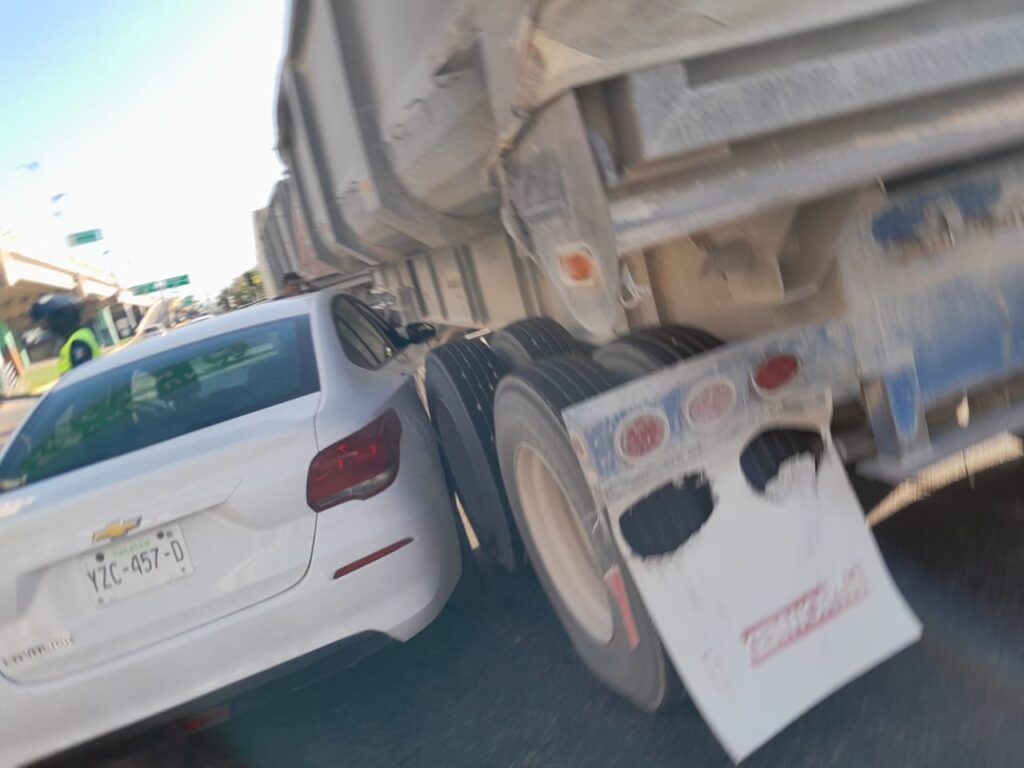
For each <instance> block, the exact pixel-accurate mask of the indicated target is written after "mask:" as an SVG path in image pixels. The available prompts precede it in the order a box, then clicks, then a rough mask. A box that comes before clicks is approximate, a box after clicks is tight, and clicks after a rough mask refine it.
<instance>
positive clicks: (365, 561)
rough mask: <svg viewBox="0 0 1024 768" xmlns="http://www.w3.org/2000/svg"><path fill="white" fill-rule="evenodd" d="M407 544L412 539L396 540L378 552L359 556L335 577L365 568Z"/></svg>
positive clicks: (340, 569)
mask: <svg viewBox="0 0 1024 768" xmlns="http://www.w3.org/2000/svg"><path fill="white" fill-rule="evenodd" d="M406 544H412V539H411V538H408V539H402V540H401V541H396V542H395V543H394V544H389V545H388V546H386V547H384V549H378V550H377V551H376V552H372V553H370V554H369V555H367V556H366V557H361V558H359V559H358V560H356V561H355V562H354V563H349V564H348V565H344V566H342V567H341V568H339V569H338V570H336V571H335V572H334V578H336V579H340V578H341V577H342V576H348V575H349V574H350V573H352V571H358V570H359V569H360V568H365V567H366V566H368V565H369V564H370V563H375V562H377V561H378V560H380V559H381V558H382V557H387V556H388V555H390V554H391V553H392V552H397V551H398V550H400V549H401V548H402V547H404V546H405V545H406Z"/></svg>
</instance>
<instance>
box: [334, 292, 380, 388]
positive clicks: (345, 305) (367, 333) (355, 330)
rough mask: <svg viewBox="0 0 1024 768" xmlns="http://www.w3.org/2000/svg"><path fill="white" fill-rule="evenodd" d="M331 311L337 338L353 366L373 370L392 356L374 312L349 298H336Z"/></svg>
mask: <svg viewBox="0 0 1024 768" xmlns="http://www.w3.org/2000/svg"><path fill="white" fill-rule="evenodd" d="M333 308H334V325H335V327H336V328H337V330H338V338H339V339H340V340H341V346H342V348H343V349H344V350H345V356H346V357H347V358H348V359H349V360H350V361H351V362H352V363H354V364H355V365H358V366H359V367H360V368H368V369H370V370H375V369H377V368H380V367H381V366H382V365H384V364H385V363H387V362H388V361H389V360H391V359H392V358H393V357H394V356H395V352H396V349H395V345H394V342H393V341H392V339H391V335H390V333H389V331H388V327H387V325H386V324H385V323H384V321H383V320H381V319H380V318H379V317H377V316H376V315H374V313H373V310H371V309H370V308H369V307H367V306H366V305H364V304H362V303H361V302H359V301H356V300H355V299H352V298H349V297H348V296H338V297H336V298H335V299H334V304H333Z"/></svg>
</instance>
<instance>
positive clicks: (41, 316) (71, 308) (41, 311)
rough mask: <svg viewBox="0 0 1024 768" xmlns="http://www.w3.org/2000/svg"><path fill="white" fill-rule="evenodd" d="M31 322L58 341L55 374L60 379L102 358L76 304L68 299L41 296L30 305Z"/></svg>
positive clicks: (57, 296) (55, 296)
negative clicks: (77, 368) (91, 361)
mask: <svg viewBox="0 0 1024 768" xmlns="http://www.w3.org/2000/svg"><path fill="white" fill-rule="evenodd" d="M29 314H31V316H32V319H33V320H35V321H36V322H41V323H42V324H43V326H44V327H45V328H47V329H48V330H49V331H50V332H51V333H53V334H54V335H55V336H56V337H57V338H58V339H60V340H62V344H61V348H60V355H59V357H58V359H57V373H58V374H60V375H61V376H63V375H64V374H65V373H67V372H68V371H70V370H71V369H72V368H76V367H78V366H79V365H81V364H82V363H87V362H88V361H90V360H92V359H93V358H96V357H101V356H102V354H103V351H102V349H101V348H100V343H99V341H97V339H96V334H95V333H93V331H92V328H90V327H89V326H88V325H85V324H83V323H82V312H81V309H80V307H79V304H78V302H77V301H75V299H73V298H72V297H70V296H62V295H49V296H43V298H41V299H40V300H39V301H37V302H36V303H35V304H33V305H32V309H31V310H30V312H29Z"/></svg>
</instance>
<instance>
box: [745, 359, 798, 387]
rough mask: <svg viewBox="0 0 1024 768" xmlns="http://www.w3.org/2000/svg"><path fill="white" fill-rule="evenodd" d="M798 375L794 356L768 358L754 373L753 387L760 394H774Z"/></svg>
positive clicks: (796, 360) (796, 361)
mask: <svg viewBox="0 0 1024 768" xmlns="http://www.w3.org/2000/svg"><path fill="white" fill-rule="evenodd" d="M798 373H800V361H799V360H798V359H797V357H796V355H776V356H775V357H769V358H768V359H767V360H765V361H764V362H763V363H761V364H760V365H759V366H758V367H757V370H755V371H754V386H755V387H757V389H758V390H759V391H760V392H774V391H775V390H778V389H782V388H783V387H785V386H786V385H787V384H789V383H791V382H792V381H793V379H795V378H796V375H797V374H798Z"/></svg>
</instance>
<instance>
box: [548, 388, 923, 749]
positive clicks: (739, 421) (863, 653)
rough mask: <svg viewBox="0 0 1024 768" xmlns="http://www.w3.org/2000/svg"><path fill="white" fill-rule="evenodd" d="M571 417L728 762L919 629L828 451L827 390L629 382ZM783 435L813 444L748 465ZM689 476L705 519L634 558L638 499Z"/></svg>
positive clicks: (646, 596)
mask: <svg viewBox="0 0 1024 768" xmlns="http://www.w3.org/2000/svg"><path fill="white" fill-rule="evenodd" d="M660 380H662V381H664V380H665V379H664V377H661V379H660ZM709 384H710V386H709ZM730 389H731V392H730ZM634 392H635V395H633V393H634ZM631 395H633V396H631ZM564 416H565V420H566V424H567V426H568V427H569V429H570V432H571V434H572V435H573V443H574V446H576V447H577V449H578V453H579V455H580V459H581V464H582V465H583V467H584V472H585V473H586V475H587V477H588V480H589V481H590V483H591V487H592V489H593V491H594V494H595V497H596V498H597V499H598V502H599V503H600V504H602V505H603V506H604V507H605V509H606V510H607V513H608V518H607V521H606V522H607V523H608V524H609V527H610V530H611V532H612V536H613V538H614V540H615V543H616V545H617V547H618V549H619V551H620V552H621V554H622V556H623V558H624V560H625V562H626V563H627V564H628V568H629V571H630V574H631V575H632V577H633V580H634V582H635V583H636V585H637V588H638V589H639V592H640V595H641V596H642V598H643V600H644V604H645V606H646V608H647V611H648V612H649V613H650V615H651V618H652V620H653V621H654V624H655V626H656V627H657V629H658V631H659V633H660V635H661V638H662V641H663V642H664V645H665V647H666V649H667V651H668V654H669V656H670V657H671V659H672V661H673V663H674V664H675V667H676V669H677V671H678V672H679V674H680V676H681V677H682V679H683V681H684V683H685V684H686V687H687V689H688V691H689V693H690V695H691V697H692V698H693V700H694V702H695V703H696V705H697V707H698V708H699V709H700V711H701V713H702V714H703V716H704V718H705V720H706V721H707V723H708V725H709V726H710V727H711V729H712V731H714V733H715V735H716V736H717V737H718V739H719V741H720V742H721V743H722V745H723V746H724V747H725V749H726V751H727V752H728V753H729V755H730V756H731V757H732V759H733V760H735V761H739V760H742V759H743V758H744V757H746V756H747V755H749V754H750V753H751V752H753V751H754V750H755V749H757V748H758V747H759V746H760V745H762V744H764V743H765V742H766V741H767V740H768V739H770V738H771V737H772V736H773V735H775V734H776V733H778V732H779V731H780V730H782V728H784V727H785V726H786V725H787V724H789V723H791V722H792V721H793V720H795V719H796V718H797V717H798V716H799V715H801V714H802V713H803V712H805V711H806V710H808V709H809V708H810V707H812V706H813V705H814V704H815V703H817V702H819V701H821V700H822V699H824V698H825V697H826V696H828V695H829V694H831V693H832V692H833V691H835V690H837V689H838V688H840V687H841V686H843V685H844V684H846V683H847V682H849V681H850V680H852V679H854V678H855V677H857V676H858V675H860V674H861V673H863V672H865V671H867V670H868V669H870V668H871V667H873V666H875V665H877V664H879V663H880V662H882V661H883V660H885V659H887V658H888V657H890V656H892V655H893V654H894V653H896V652H897V651H899V650H901V649H903V648H905V647H906V646H908V645H910V644H911V643H913V642H914V641H915V640H917V639H918V638H919V637H920V633H921V626H920V623H919V622H918V620H917V618H916V617H915V616H914V615H913V613H912V612H911V611H910V609H909V608H908V606H907V604H906V603H905V601H904V600H903V598H902V596H901V595H900V594H899V592H898V590H897V589H896V587H895V585H894V584H893V582H892V579H891V577H890V575H889V573H888V571H887V569H886V567H885V564H884V562H883V561H882V558H881V556H880V554H879V551H878V548H877V546H876V544H875V541H874V538H873V537H872V535H871V533H870V531H869V529H868V527H867V524H866V522H865V519H864V514H863V512H862V510H861V507H860V503H859V502H858V500H857V497H856V495H855V494H854V491H853V489H852V488H851V486H850V483H849V480H848V478H847V477H846V473H845V470H844V468H843V465H842V462H841V461H840V459H839V456H838V455H837V453H836V450H835V447H834V445H833V444H832V440H831V436H830V434H829V429H828V426H829V422H830V416H831V397H830V395H829V394H828V393H827V392H820V391H819V392H814V393H808V392H803V393H800V394H796V395H794V396H790V397H788V398H785V399H779V400H766V399H764V398H759V397H758V396H757V395H756V393H739V392H738V388H737V387H736V386H735V385H734V383H731V382H730V381H729V379H728V378H727V377H719V378H716V379H713V380H711V381H710V382H708V380H706V379H705V381H704V382H703V383H700V384H697V385H696V386H694V387H690V388H686V387H679V386H678V385H675V386H671V387H652V386H648V387H644V388H641V387H637V386H631V387H626V388H624V389H622V390H616V391H615V392H613V393H611V394H610V395H609V396H604V397H602V398H597V399H595V400H592V401H590V402H588V403H584V404H582V405H580V406H577V407H575V408H573V409H568V410H567V411H566V412H565V414H564ZM709 417H710V418H709ZM659 423H660V424H661V425H662V431H663V433H664V434H663V435H662V434H661V433H660V432H659V427H658V424H659ZM633 424H635V425H637V429H636V430H633V431H632V432H630V427H631V425H633ZM778 429H786V430H793V429H795V430H801V434H802V435H804V436H810V439H811V440H812V442H813V449H808V450H807V451H804V452H798V453H796V454H795V455H793V456H792V457H790V458H788V459H786V460H785V461H783V462H782V463H781V464H777V468H776V466H771V462H770V461H764V462H762V461H760V458H761V457H758V456H754V455H748V457H747V459H746V460H745V464H744V465H741V456H742V454H743V452H744V449H745V448H746V447H747V446H748V445H750V444H751V441H752V440H753V439H754V438H755V437H757V436H758V435H761V434H764V433H765V432H766V431H772V430H778ZM818 436H820V438H821V439H820V440H819V439H818ZM777 455H778V453H776V456H777ZM759 462H760V463H761V464H762V465H763V464H768V465H769V466H768V467H764V466H761V467H758V464H759ZM744 466H745V467H746V469H745V468H744ZM751 467H753V468H754V469H755V470H759V478H758V479H755V480H754V481H753V482H752V480H751V476H750V469H751ZM694 482H696V483H698V485H699V487H700V488H702V489H707V490H710V496H708V495H707V493H706V491H703V490H702V493H704V497H703V498H704V500H705V501H706V502H707V504H706V506H707V512H709V513H710V515H709V516H708V517H707V519H706V522H704V523H703V525H702V526H701V527H700V528H699V530H697V531H696V532H695V533H693V534H692V535H690V536H689V538H687V539H686V540H685V541H683V542H681V543H679V544H678V545H677V546H676V548H675V549H672V550H671V551H664V552H652V551H637V550H638V549H640V550H644V548H643V547H637V545H636V537H635V536H634V537H630V536H629V535H627V534H628V533H629V529H630V528H631V527H634V528H635V526H636V515H637V514H638V510H639V509H640V508H639V507H636V506H635V505H636V504H637V502H639V501H641V500H643V499H645V498H647V497H648V496H650V495H651V494H652V493H654V492H656V491H659V490H664V489H665V487H666V485H668V484H673V483H674V484H675V485H676V487H677V488H678V487H689V488H693V487H695V486H694ZM683 496H685V494H681V495H680V498H683ZM662 498H664V496H663V497H662ZM689 498H690V499H691V500H692V498H693V495H692V494H691V496H690V497H689ZM691 506H692V504H691ZM681 511H682V510H681ZM688 511H689V512H692V511H693V510H692V509H691V510H688ZM627 512H628V513H629V514H630V515H632V516H633V520H632V522H630V523H629V524H627V525H626V526H623V525H620V521H621V520H622V518H623V516H624V515H625V514H626V513H627ZM655 512H658V513H659V514H662V515H669V516H670V515H671V513H672V508H671V505H668V507H666V505H665V504H661V505H659V509H658V510H655ZM689 519H692V515H691V516H690V518H689ZM666 522H668V521H666V520H664V519H662V520H661V521H660V522H657V523H656V525H655V529H656V528H657V526H658V525H664V524H665V523H666ZM671 528H672V525H671V524H669V525H668V529H671ZM624 530H626V531H627V534H624V533H623V531H624ZM654 540H655V541H657V537H655V539H654ZM630 541H632V542H633V543H632V545H631V543H630Z"/></svg>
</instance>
